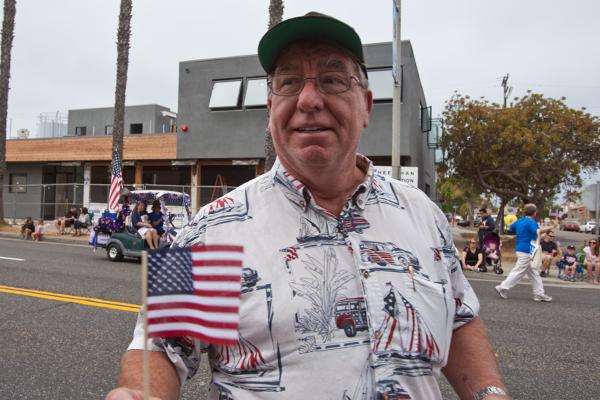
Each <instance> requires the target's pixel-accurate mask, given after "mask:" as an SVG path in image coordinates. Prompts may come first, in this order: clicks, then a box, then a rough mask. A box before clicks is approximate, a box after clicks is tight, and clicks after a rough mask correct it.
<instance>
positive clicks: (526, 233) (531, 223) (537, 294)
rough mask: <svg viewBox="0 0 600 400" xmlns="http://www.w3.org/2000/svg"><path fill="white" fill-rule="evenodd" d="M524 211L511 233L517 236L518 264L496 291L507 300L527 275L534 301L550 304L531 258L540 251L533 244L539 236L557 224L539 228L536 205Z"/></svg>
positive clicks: (526, 207) (527, 207) (511, 227)
mask: <svg viewBox="0 0 600 400" xmlns="http://www.w3.org/2000/svg"><path fill="white" fill-rule="evenodd" d="M523 211H524V212H525V216H524V217H522V218H519V219H518V220H517V221H516V222H514V223H513V224H512V225H511V226H510V231H511V232H512V233H516V235H517V239H516V243H515V252H516V253H517V263H516V264H515V267H514V268H513V269H512V271H510V274H508V276H507V277H506V279H505V280H504V281H502V283H500V285H498V286H496V287H495V289H496V292H498V295H500V297H501V298H503V299H507V298H508V291H509V290H510V289H512V288H513V287H515V286H516V285H517V284H518V283H519V282H520V281H521V279H523V277H525V276H526V275H527V276H528V277H529V280H530V281H531V286H532V289H533V300H534V301H536V302H540V301H544V302H549V301H552V297H550V296H548V295H547V294H545V293H544V284H543V283H542V278H540V273H539V271H537V269H534V268H533V267H532V266H531V257H532V255H533V253H534V251H536V250H537V251H539V249H536V248H535V246H534V245H533V244H532V243H534V242H535V241H536V239H537V237H538V235H539V234H541V233H546V232H549V231H551V230H552V229H554V228H556V224H553V225H550V226H548V227H546V228H539V227H538V224H537V222H536V221H535V217H536V215H537V207H536V206H535V204H531V203H530V204H525V206H524V207H523Z"/></svg>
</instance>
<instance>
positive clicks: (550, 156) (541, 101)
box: [441, 93, 600, 210]
mask: <svg viewBox="0 0 600 400" xmlns="http://www.w3.org/2000/svg"><path fill="white" fill-rule="evenodd" d="M564 100H565V99H564V98H562V99H559V100H557V99H552V98H547V97H544V96H543V95H541V94H532V93H528V94H527V95H526V96H524V97H522V98H516V99H515V103H514V104H512V107H509V108H502V107H500V106H499V105H498V104H494V103H490V102H489V101H487V100H485V99H484V98H481V99H479V100H473V99H471V98H469V97H468V96H462V95H460V94H455V95H454V96H452V98H450V100H448V101H447V103H446V107H445V110H444V112H443V116H444V128H445V129H444V136H443V137H442V139H441V144H442V147H443V149H444V150H445V152H446V154H447V157H446V159H445V160H444V164H443V165H442V171H443V172H444V173H445V174H446V175H447V176H450V177H460V178H462V179H466V180H469V181H471V182H473V184H475V185H477V186H479V187H481V188H482V189H484V190H486V191H489V192H490V193H493V194H495V195H496V196H498V197H499V198H500V199H501V203H502V206H504V205H506V204H507V203H508V202H509V201H510V200H511V199H513V198H515V197H517V198H519V199H521V200H522V201H523V202H525V203H529V202H531V203H535V204H536V205H537V206H538V209H539V210H543V209H544V205H545V203H546V200H547V199H549V198H552V197H553V196H554V194H556V193H557V192H558V190H560V189H561V188H562V189H569V188H576V187H578V186H580V185H581V179H580V173H581V172H582V171H590V170H594V169H597V168H598V167H599V166H600V157H598V154H599V151H600V121H599V119H598V118H597V117H593V116H591V115H590V114H587V113H585V112H584V111H581V110H574V109H572V108H569V107H568V106H567V105H566V104H565V103H564Z"/></svg>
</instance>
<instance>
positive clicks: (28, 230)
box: [21, 217, 35, 239]
mask: <svg viewBox="0 0 600 400" xmlns="http://www.w3.org/2000/svg"><path fill="white" fill-rule="evenodd" d="M33 232H35V226H34V225H33V219H32V218H31V217H27V218H26V219H25V223H24V224H23V225H21V239H31V234H32V233H33Z"/></svg>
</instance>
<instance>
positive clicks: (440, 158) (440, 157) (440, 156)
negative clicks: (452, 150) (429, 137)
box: [434, 149, 444, 164]
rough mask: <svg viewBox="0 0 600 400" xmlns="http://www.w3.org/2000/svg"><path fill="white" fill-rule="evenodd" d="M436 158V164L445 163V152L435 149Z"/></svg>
mask: <svg viewBox="0 0 600 400" xmlns="http://www.w3.org/2000/svg"><path fill="white" fill-rule="evenodd" d="M434 157H435V160H434V162H435V163H436V164H440V163H442V162H444V151H443V150H442V149H435V153H434Z"/></svg>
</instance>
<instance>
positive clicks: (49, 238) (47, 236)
mask: <svg viewBox="0 0 600 400" xmlns="http://www.w3.org/2000/svg"><path fill="white" fill-rule="evenodd" d="M89 236H90V234H89V233H82V234H81V236H72V235H70V234H68V235H66V234H65V235H60V234H59V233H58V232H57V230H56V228H55V227H54V226H52V225H49V224H46V226H45V232H44V237H43V238H42V241H43V242H54V243H76V244H87V242H88V239H89ZM0 237H7V238H15V239H20V238H21V225H3V226H0Z"/></svg>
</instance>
